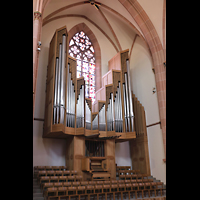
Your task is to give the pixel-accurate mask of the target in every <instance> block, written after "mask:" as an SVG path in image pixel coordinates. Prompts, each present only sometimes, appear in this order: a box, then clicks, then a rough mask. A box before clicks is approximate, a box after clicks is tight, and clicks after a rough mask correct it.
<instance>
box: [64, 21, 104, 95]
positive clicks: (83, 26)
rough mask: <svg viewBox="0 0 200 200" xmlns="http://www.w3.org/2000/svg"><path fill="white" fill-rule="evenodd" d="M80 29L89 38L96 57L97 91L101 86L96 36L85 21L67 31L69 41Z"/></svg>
mask: <svg viewBox="0 0 200 200" xmlns="http://www.w3.org/2000/svg"><path fill="white" fill-rule="evenodd" d="M80 31H84V32H85V34H86V35H87V36H88V37H89V38H90V40H91V42H92V44H93V46H94V54H95V59H96V61H95V62H96V70H95V83H96V91H97V90H99V89H100V88H101V49H100V46H99V43H98V41H97V38H96V36H95V35H94V33H93V32H92V31H91V29H90V28H89V27H88V26H87V25H86V24H85V23H80V24H77V25H75V26H74V27H73V28H71V29H70V30H69V32H68V37H69V41H70V40H71V38H72V37H73V35H74V34H75V33H77V32H80Z"/></svg>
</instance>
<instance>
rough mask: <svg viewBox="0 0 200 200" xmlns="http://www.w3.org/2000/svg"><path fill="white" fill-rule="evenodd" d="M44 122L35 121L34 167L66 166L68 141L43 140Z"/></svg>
mask: <svg viewBox="0 0 200 200" xmlns="http://www.w3.org/2000/svg"><path fill="white" fill-rule="evenodd" d="M42 131H43V122H41V121H34V125H33V166H38V165H49V166H55V165H57V166H62V165H65V151H66V141H65V140H61V139H49V138H42Z"/></svg>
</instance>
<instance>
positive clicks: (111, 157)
mask: <svg viewBox="0 0 200 200" xmlns="http://www.w3.org/2000/svg"><path fill="white" fill-rule="evenodd" d="M105 156H106V158H107V159H108V162H109V164H108V165H109V168H108V169H109V170H110V172H111V178H112V179H116V165H115V140H114V139H110V140H106V143H105Z"/></svg>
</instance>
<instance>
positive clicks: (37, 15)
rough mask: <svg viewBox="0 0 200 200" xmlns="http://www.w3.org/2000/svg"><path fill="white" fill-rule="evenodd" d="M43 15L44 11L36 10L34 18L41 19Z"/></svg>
mask: <svg viewBox="0 0 200 200" xmlns="http://www.w3.org/2000/svg"><path fill="white" fill-rule="evenodd" d="M41 16H42V13H40V12H39V11H35V12H34V20H39V19H40V18H41Z"/></svg>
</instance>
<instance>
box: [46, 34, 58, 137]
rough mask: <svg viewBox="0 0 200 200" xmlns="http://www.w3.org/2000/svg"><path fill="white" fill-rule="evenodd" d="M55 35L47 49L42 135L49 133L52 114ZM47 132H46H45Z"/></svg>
mask: <svg viewBox="0 0 200 200" xmlns="http://www.w3.org/2000/svg"><path fill="white" fill-rule="evenodd" d="M56 42H57V33H56V32H55V34H54V36H53V38H52V40H51V42H50V47H49V58H48V66H47V80H46V100H45V116H44V119H45V120H44V133H43V135H46V134H47V133H48V132H50V131H51V125H52V112H53V103H52V102H53V95H52V93H53V90H54V84H53V82H54V79H55V78H54V74H55V60H56V59H55V58H56V57H55V52H56ZM47 130H48V132H47Z"/></svg>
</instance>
